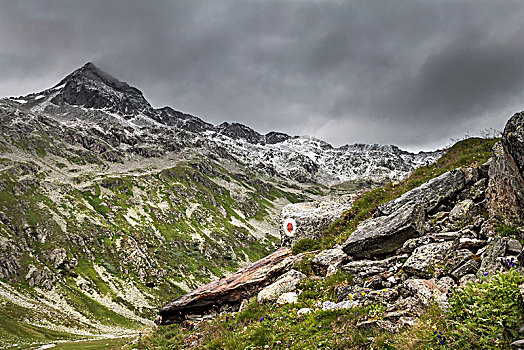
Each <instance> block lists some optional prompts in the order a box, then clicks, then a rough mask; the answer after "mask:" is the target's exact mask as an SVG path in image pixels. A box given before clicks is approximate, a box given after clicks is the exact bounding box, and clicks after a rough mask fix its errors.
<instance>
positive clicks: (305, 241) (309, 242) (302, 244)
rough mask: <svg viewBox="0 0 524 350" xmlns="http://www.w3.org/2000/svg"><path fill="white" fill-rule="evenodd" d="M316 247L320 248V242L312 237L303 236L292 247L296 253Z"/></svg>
mask: <svg viewBox="0 0 524 350" xmlns="http://www.w3.org/2000/svg"><path fill="white" fill-rule="evenodd" d="M316 249H320V242H319V241H318V240H315V239H311V238H302V239H301V240H299V241H298V242H297V243H295V245H294V246H293V248H291V250H292V251H293V254H295V255H297V254H300V253H303V252H307V251H310V250H316Z"/></svg>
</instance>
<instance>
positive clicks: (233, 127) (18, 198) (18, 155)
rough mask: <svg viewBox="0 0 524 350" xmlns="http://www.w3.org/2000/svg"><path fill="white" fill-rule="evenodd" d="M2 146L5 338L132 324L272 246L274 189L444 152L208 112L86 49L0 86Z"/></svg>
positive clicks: (373, 178) (119, 330) (398, 167)
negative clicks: (173, 100) (188, 108)
mask: <svg viewBox="0 0 524 350" xmlns="http://www.w3.org/2000/svg"><path fill="white" fill-rule="evenodd" d="M0 152H1V157H0V280H1V282H0V347H3V346H10V345H12V344H15V343H18V344H24V346H26V345H28V344H31V343H33V342H39V341H44V340H47V339H71V338H81V337H88V336H117V335H122V334H129V333H133V332H136V330H137V329H140V328H141V327H143V326H144V325H149V324H151V322H152V320H153V319H154V317H155V313H156V308H157V307H158V306H159V305H162V304H163V303H164V302H166V301H167V300H169V298H171V297H172V296H174V295H181V294H184V293H186V292H188V291H189V290H191V289H193V288H196V287H198V286H200V285H203V284H205V283H207V282H210V281H213V280H218V279H220V278H221V277H223V276H225V275H227V274H230V273H232V272H234V271H236V270H237V269H238V268H241V267H244V266H247V265H249V264H250V263H251V262H253V261H256V260H258V259H260V258H262V257H263V256H265V255H267V254H269V253H271V252H272V251H274V250H275V249H276V248H278V246H279V245H280V239H279V236H280V227H281V222H280V220H281V217H280V215H281V209H282V208H283V207H284V206H285V205H287V204H290V203H298V202H307V201H312V200H322V199H323V198H324V197H325V196H326V195H327V194H329V193H330V190H331V189H330V188H329V187H328V186H330V185H332V184H337V185H339V184H340V183H344V182H345V181H357V182H358V181H362V183H364V185H368V184H373V183H381V182H383V181H389V180H390V179H397V178H399V177H401V176H404V175H405V174H407V173H409V172H410V171H412V170H413V169H414V167H416V166H417V165H419V164H424V163H425V162H430V161H433V160H434V159H435V157H437V156H438V154H439V152H435V153H427V154H418V155H414V154H410V153H407V152H403V151H401V150H399V149H398V148H395V147H394V146H378V145H353V146H345V147H341V148H333V147H332V146H330V145H329V144H327V143H325V142H323V141H320V140H317V139H314V138H311V137H291V136H288V135H286V134H282V133H278V132H272V133H268V134H266V135H261V134H259V133H257V132H255V131H253V130H251V129H250V128H248V127H246V126H243V125H241V124H235V123H233V124H227V123H225V124H221V125H219V126H213V125H211V124H209V123H206V122H204V121H202V120H201V119H199V118H197V117H194V116H191V115H189V114H184V113H181V112H177V111H175V110H173V109H171V108H169V107H164V108H160V109H155V108H153V107H152V106H151V105H150V104H149V102H148V101H147V100H146V99H145V98H144V96H143V94H142V93H141V92H140V91H139V90H138V89H136V88H134V87H131V86H129V85H128V84H126V83H123V82H120V81H118V80H117V79H115V78H113V77H111V76H110V75H108V74H106V73H104V72H102V71H101V70H99V69H98V68H96V67H95V66H94V65H93V64H87V65H85V66H84V67H82V68H80V69H78V70H77V71H75V72H73V73H71V74H70V75H68V76H67V77H66V78H64V79H63V80H62V81H60V82H59V83H58V84H57V85H55V86H54V87H52V88H50V89H47V90H44V91H42V92H40V93H35V94H30V95H27V96H23V97H19V98H4V99H0ZM359 186H360V184H359ZM353 187H355V186H353ZM356 187H358V186H356ZM346 189H347V188H345V187H343V188H340V190H343V191H345V190H346ZM334 218H335V217H334V216H330V217H329V220H333V219H334Z"/></svg>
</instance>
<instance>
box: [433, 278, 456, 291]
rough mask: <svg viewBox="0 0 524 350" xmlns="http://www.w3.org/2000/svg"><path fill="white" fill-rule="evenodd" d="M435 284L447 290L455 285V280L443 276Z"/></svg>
mask: <svg viewBox="0 0 524 350" xmlns="http://www.w3.org/2000/svg"><path fill="white" fill-rule="evenodd" d="M437 285H439V286H440V287H442V288H444V289H446V290H448V291H449V290H451V289H453V288H454V287H455V281H454V280H453V278H451V277H449V276H444V277H442V278H441V279H439V280H438V282H437Z"/></svg>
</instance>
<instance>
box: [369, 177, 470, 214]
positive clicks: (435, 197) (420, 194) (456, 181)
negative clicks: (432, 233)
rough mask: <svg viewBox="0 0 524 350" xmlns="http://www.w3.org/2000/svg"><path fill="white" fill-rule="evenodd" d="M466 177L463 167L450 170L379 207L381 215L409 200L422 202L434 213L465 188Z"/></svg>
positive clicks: (396, 208)
mask: <svg viewBox="0 0 524 350" xmlns="http://www.w3.org/2000/svg"><path fill="white" fill-rule="evenodd" d="M464 186H465V177H464V171H462V169H456V170H453V171H448V172H447V173H444V174H442V175H440V176H439V177H436V178H434V179H431V180H429V181H428V182H426V183H425V184H423V185H421V186H419V187H417V188H414V189H412V190H411V191H409V192H406V193H404V194H403V195H402V196H400V197H399V198H397V199H395V200H392V201H391V202H388V203H386V204H384V205H381V206H380V207H379V208H378V211H379V214H380V215H390V214H391V213H393V212H394V211H395V210H398V209H399V208H400V207H402V206H403V205H405V204H406V203H409V202H414V203H420V204H422V206H423V207H424V209H425V210H426V211H427V212H428V213H432V212H433V211H434V210H435V209H437V207H438V206H439V205H440V204H442V202H444V201H445V200H446V199H448V198H450V197H452V196H453V195H455V194H457V193H458V192H459V191H461V190H462V189H464Z"/></svg>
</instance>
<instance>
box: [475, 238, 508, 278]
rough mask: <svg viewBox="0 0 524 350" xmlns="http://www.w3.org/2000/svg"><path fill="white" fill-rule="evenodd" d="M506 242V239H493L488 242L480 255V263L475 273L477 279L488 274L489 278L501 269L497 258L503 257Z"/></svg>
mask: <svg viewBox="0 0 524 350" xmlns="http://www.w3.org/2000/svg"><path fill="white" fill-rule="evenodd" d="M507 241H508V239H507V238H506V237H494V238H493V239H492V240H491V241H489V243H488V245H487V246H486V249H485V250H484V252H483V253H482V255H481V259H482V263H481V265H480V269H479V271H478V273H477V275H478V276H479V277H482V276H483V274H484V273H488V274H489V276H492V275H493V273H495V272H498V271H500V270H501V269H502V267H503V265H502V264H501V263H500V261H499V260H498V258H499V257H501V256H504V255H505V253H506V245H507Z"/></svg>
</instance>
